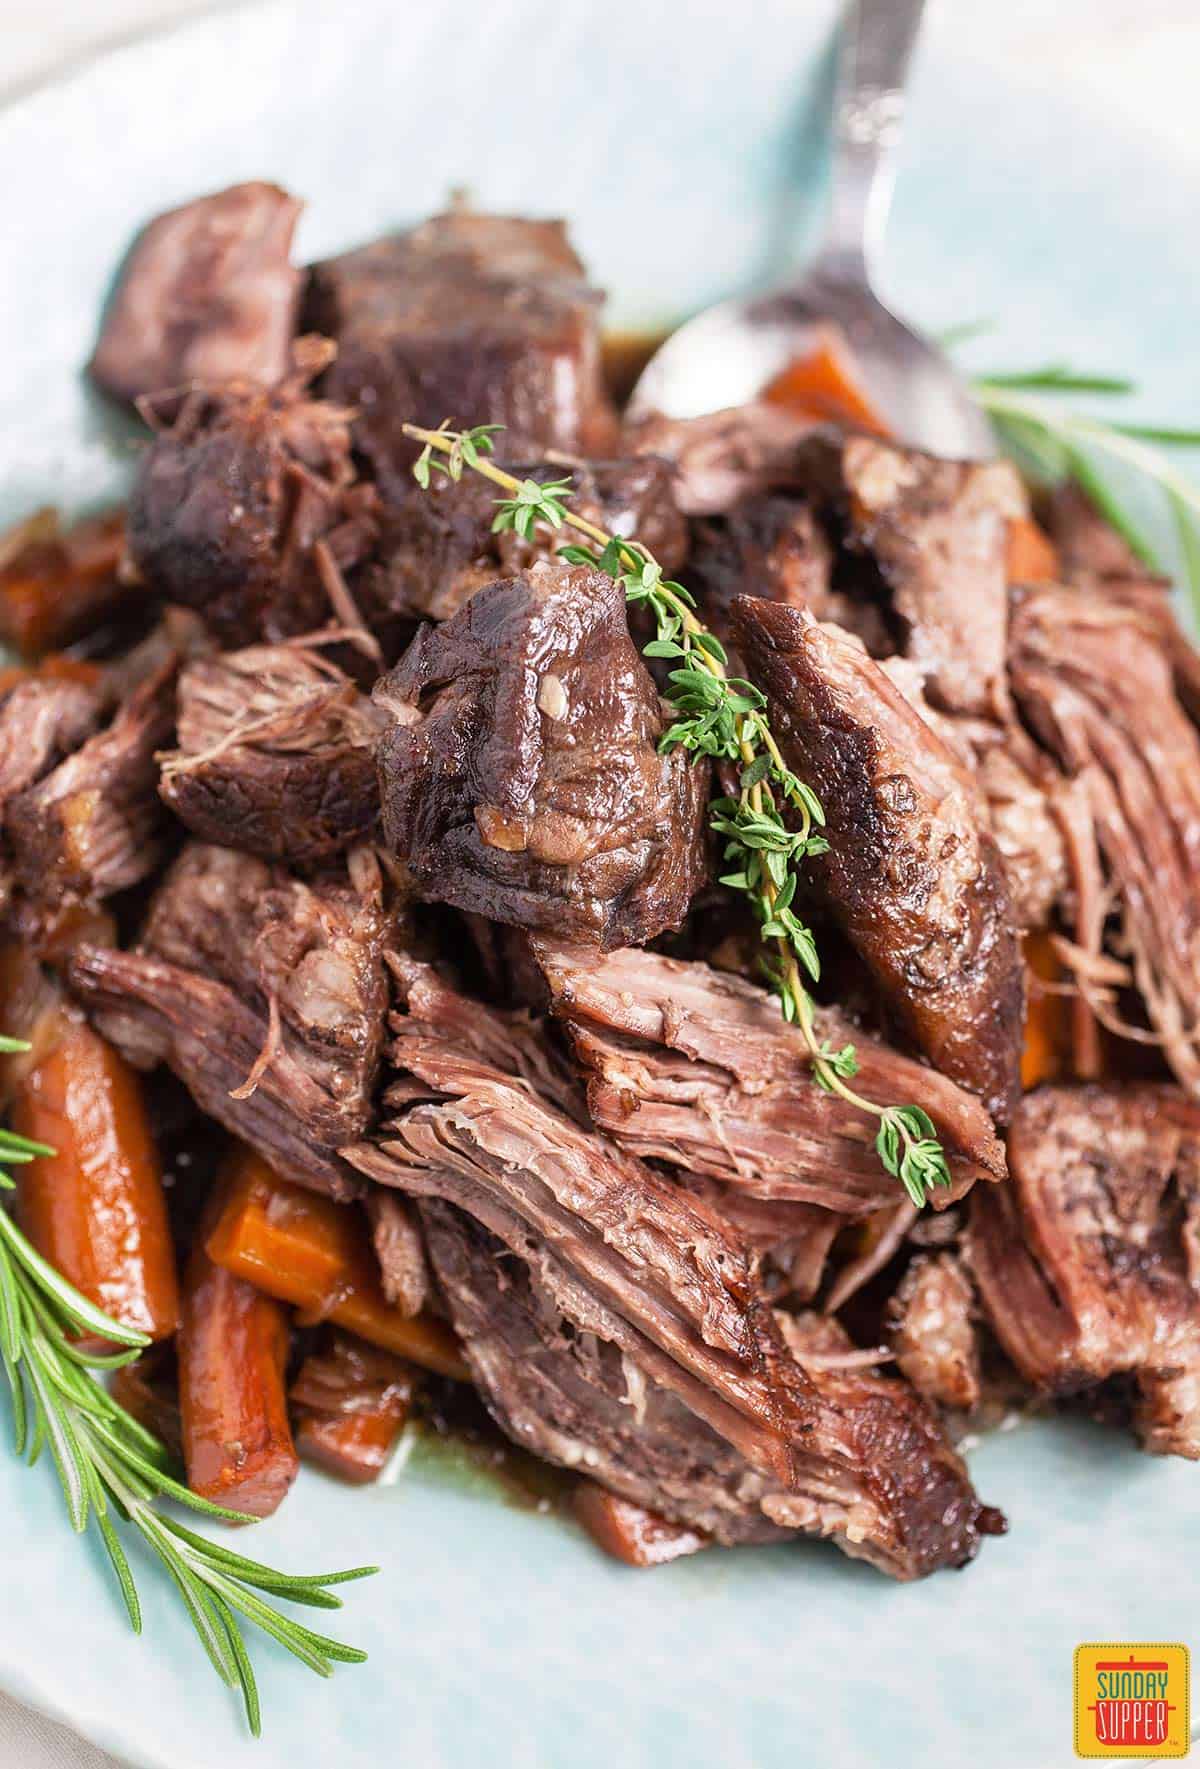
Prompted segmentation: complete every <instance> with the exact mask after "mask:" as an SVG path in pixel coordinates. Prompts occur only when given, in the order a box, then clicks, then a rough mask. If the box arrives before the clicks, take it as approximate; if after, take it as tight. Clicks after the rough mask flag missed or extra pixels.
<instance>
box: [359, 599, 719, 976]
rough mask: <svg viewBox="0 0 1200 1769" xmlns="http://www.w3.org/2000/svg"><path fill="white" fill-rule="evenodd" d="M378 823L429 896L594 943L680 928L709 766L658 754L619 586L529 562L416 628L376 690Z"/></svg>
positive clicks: (648, 695) (697, 874)
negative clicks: (437, 621) (381, 724)
mask: <svg viewBox="0 0 1200 1769" xmlns="http://www.w3.org/2000/svg"><path fill="white" fill-rule="evenodd" d="M375 694H376V699H377V701H378V702H379V704H380V705H381V706H382V707H383V708H384V710H385V711H386V712H388V713H389V714H390V715H391V721H392V722H391V726H390V729H389V730H388V731H387V732H386V733H385V735H384V737H383V739H382V742H381V744H380V748H379V752H378V755H379V777H380V786H381V791H382V797H383V827H384V833H385V836H386V839H387V841H388V843H389V845H390V847H391V848H392V850H393V852H394V853H395V854H396V855H397V857H398V858H399V859H400V860H402V861H403V862H404V864H405V865H406V866H407V867H408V869H409V871H410V872H411V874H412V877H413V879H414V881H415V883H416V886H417V888H418V890H419V891H420V892H421V894H422V895H423V896H425V897H426V898H429V899H432V900H434V901H437V902H443V903H451V904H453V905H454V906H455V907H456V908H459V909H466V910H471V911H476V912H478V913H479V914H482V915H487V916H489V917H491V918H492V919H493V920H496V921H501V922H507V923H510V924H512V925H515V926H519V927H527V928H540V929H545V930H547V931H550V932H554V933H556V934H562V935H566V936H568V937H584V938H587V939H591V940H596V941H599V942H600V943H601V944H602V945H603V946H605V947H609V946H619V945H625V944H629V943H635V942H640V941H645V940H650V939H653V938H654V936H655V935H656V934H659V933H661V932H662V931H663V930H664V929H665V928H673V927H678V925H679V923H680V922H681V921H682V920H683V917H684V915H685V913H686V911H687V906H688V903H689V901H690V899H691V896H692V894H693V892H694V891H695V890H696V889H697V887H698V886H699V884H700V883H701V881H702V879H703V875H704V851H703V818H704V808H705V798H706V794H707V770H706V768H705V767H704V765H703V764H699V765H695V766H694V765H693V764H692V763H691V761H690V759H689V757H688V755H687V754H686V752H684V751H683V750H676V751H674V752H673V753H672V754H670V755H666V756H662V755H659V753H658V749H657V743H658V739H659V736H660V734H661V731H662V729H663V720H662V715H661V711H660V707H659V702H658V696H657V694H656V693H655V690H654V684H653V682H652V681H651V679H650V675H649V673H648V671H647V670H646V667H645V665H644V664H643V663H642V660H641V658H640V657H639V656H638V653H637V650H636V648H635V646H634V644H633V642H632V640H631V639H630V637H629V630H628V627H627V625H626V621H625V599H624V593H623V591H622V590H621V587H620V585H619V584H617V583H615V582H614V581H613V579H612V578H610V577H608V576H606V575H605V574H604V573H603V572H596V571H591V570H588V569H586V568H573V569H568V568H567V567H565V566H554V565H549V564H537V565H534V566H532V567H531V568H530V570H529V571H528V572H526V573H525V574H524V575H523V576H521V577H518V578H513V579H509V580H505V581H502V582H499V583H494V584H491V585H489V586H488V588H487V589H485V590H481V591H480V592H479V594H478V595H476V596H475V597H473V598H472V600H471V601H470V602H468V603H467V605H466V606H465V608H463V609H461V610H460V611H459V613H458V614H456V615H455V616H454V617H453V619H451V620H448V621H446V622H444V623H443V624H442V625H441V626H439V627H431V626H425V627H422V628H421V630H420V632H419V633H418V634H417V637H416V639H414V641H413V643H412V645H411V646H410V648H409V650H408V652H407V654H406V655H405V657H404V658H403V659H402V661H401V663H400V664H399V665H398V667H397V668H396V669H395V670H393V671H392V673H391V675H389V676H388V677H386V678H385V680H384V681H383V682H382V683H380V685H379V687H378V688H377V689H376V691H375Z"/></svg>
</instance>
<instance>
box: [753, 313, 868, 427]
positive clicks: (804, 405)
mask: <svg viewBox="0 0 1200 1769" xmlns="http://www.w3.org/2000/svg"><path fill="white" fill-rule="evenodd" d="M762 397H763V398H764V399H766V400H769V401H770V403H771V404H772V405H786V406H787V407H788V408H789V410H791V411H795V412H800V413H801V414H802V415H804V416H806V417H810V418H815V419H817V420H818V421H819V422H821V423H830V424H847V425H849V426H850V427H851V428H852V429H854V430H867V431H869V432H870V433H871V435H873V436H888V435H890V434H891V432H890V430H889V428H888V425H887V424H886V423H885V422H884V420H883V419H882V418H881V417H880V415H879V413H878V412H877V411H876V410H875V408H874V406H873V405H872V404H871V403H870V401H869V400H868V398H867V396H866V394H865V393H864V392H863V390H862V388H861V387H860V386H859V384H858V382H857V380H856V379H855V373H854V361H853V358H852V357H851V356H850V353H849V351H848V350H847V347H846V345H845V344H844V343H843V342H842V339H841V337H840V336H839V335H838V334H837V333H836V332H833V331H831V330H829V329H828V328H827V327H820V328H818V330H817V335H816V338H815V341H814V345H813V348H812V350H810V351H809V352H808V353H807V354H806V355H804V356H797V357H795V358H794V359H793V360H792V361H791V362H790V363H789V364H788V366H787V367H786V368H785V369H783V370H782V371H781V372H780V373H779V374H778V375H776V377H775V379H774V380H773V381H771V382H770V383H769V384H768V386H767V387H766V388H765V390H764V392H763V395H762Z"/></svg>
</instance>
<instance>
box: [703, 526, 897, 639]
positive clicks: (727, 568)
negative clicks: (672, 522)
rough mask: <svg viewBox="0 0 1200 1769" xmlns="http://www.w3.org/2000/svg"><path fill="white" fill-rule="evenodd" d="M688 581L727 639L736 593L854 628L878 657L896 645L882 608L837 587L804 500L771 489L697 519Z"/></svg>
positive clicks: (829, 550)
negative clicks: (724, 513)
mask: <svg viewBox="0 0 1200 1769" xmlns="http://www.w3.org/2000/svg"><path fill="white" fill-rule="evenodd" d="M688 587H689V588H690V589H692V590H693V591H695V592H696V594H697V595H698V597H699V600H700V605H701V608H702V609H703V611H704V615H705V618H706V620H707V621H708V623H709V625H710V626H712V627H713V628H714V630H715V631H716V632H717V634H718V636H719V637H720V638H722V639H725V640H727V639H728V636H729V611H730V607H731V606H732V603H733V601H734V598H735V597H737V596H763V597H765V598H766V599H767V600H768V601H770V602H784V603H786V604H787V606H788V607H789V608H807V609H808V611H809V613H810V614H812V615H813V617H814V618H815V619H816V620H832V621H836V623H837V624H838V625H839V626H842V627H845V628H847V629H848V630H849V631H851V632H855V633H857V634H858V635H859V637H860V638H861V639H862V641H863V643H864V644H865V645H866V647H867V649H868V650H869V651H870V652H871V653H872V655H873V656H876V657H882V656H885V655H886V654H887V652H889V651H890V650H891V649H892V645H891V641H890V638H889V635H888V631H887V627H886V625H885V623H884V619H883V615H882V612H881V610H880V609H879V607H878V606H877V605H875V604H873V603H871V602H869V601H865V600H860V599H856V598H855V597H853V596H851V595H848V594H846V592H845V591H844V590H841V589H835V587H834V552H833V546H832V543H831V541H830V539H829V536H828V534H827V533H826V531H825V528H824V526H823V525H822V522H821V520H820V516H819V513H818V511H817V510H816V509H815V508H814V505H813V504H812V503H811V502H810V501H809V500H808V499H805V498H801V497H796V496H794V495H793V496H789V495H788V494H786V493H784V492H767V493H763V494H762V495H760V496H758V497H752V498H746V499H744V500H743V501H742V502H741V503H740V504H738V505H737V506H736V507H735V508H734V509H733V510H731V511H730V513H729V515H728V516H726V517H724V518H716V519H713V520H710V521H708V522H700V523H697V524H696V529H695V540H694V545H693V550H692V561H691V567H690V570H689V572H688Z"/></svg>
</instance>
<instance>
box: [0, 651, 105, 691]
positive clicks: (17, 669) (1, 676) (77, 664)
mask: <svg viewBox="0 0 1200 1769" xmlns="http://www.w3.org/2000/svg"><path fill="white" fill-rule="evenodd" d="M31 676H39V677H41V678H42V679H43V680H45V681H50V682H81V683H82V684H83V686H84V687H85V688H95V687H96V686H97V685H98V684H99V683H100V682H102V681H103V679H104V665H103V664H102V663H97V662H96V661H95V660H94V659H93V658H90V657H68V656H67V655H66V653H65V652H62V651H51V652H49V653H48V655H47V656H45V657H43V658H41V659H40V660H39V661H38V662H37V663H36V664H33V665H26V664H20V663H13V664H9V665H8V667H7V668H5V669H0V694H7V693H8V692H9V690H10V689H12V688H15V687H16V685H17V683H18V682H27V681H28V680H29V679H30V677H31Z"/></svg>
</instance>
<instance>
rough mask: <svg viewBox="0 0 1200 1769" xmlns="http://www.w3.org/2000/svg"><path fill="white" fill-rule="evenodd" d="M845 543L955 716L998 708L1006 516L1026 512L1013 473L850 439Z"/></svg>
mask: <svg viewBox="0 0 1200 1769" xmlns="http://www.w3.org/2000/svg"><path fill="white" fill-rule="evenodd" d="M840 451H841V452H840V471H841V478H842V487H843V491H842V495H843V497H844V500H845V510H844V514H845V519H846V521H847V524H848V541H849V544H850V545H851V546H852V547H856V548H859V549H861V550H862V551H863V552H865V553H867V554H868V555H869V556H870V557H871V558H872V559H874V561H875V563H876V564H877V565H878V568H879V570H880V572H881V574H882V576H883V579H884V582H885V583H886V585H887V587H888V589H889V591H890V595H891V604H892V609H893V612H894V614H895V615H896V616H897V617H898V618H899V620H900V621H901V623H902V624H903V626H904V627H905V629H906V632H907V639H906V642H905V644H904V646H903V647H902V649H903V651H904V654H905V656H907V657H910V658H911V659H912V660H913V661H914V662H916V663H919V664H920V665H921V666H922V668H923V669H924V670H925V672H926V674H927V676H928V678H929V690H930V694H931V696H932V698H933V699H934V700H936V701H937V702H938V703H939V704H940V705H942V706H945V707H947V708H949V709H951V710H952V711H955V712H974V713H993V712H997V711H1000V710H1002V709H1003V705H1004V698H1005V696H1004V656H1005V634H1006V630H1007V623H1008V591H1007V587H1006V573H1005V544H1006V538H1007V525H1008V521H1009V518H1010V517H1012V516H1014V515H1019V514H1020V513H1021V511H1022V509H1023V508H1024V501H1025V500H1024V494H1023V493H1022V491H1021V489H1020V485H1019V482H1018V481H1017V479H1016V476H1015V474H1014V472H1013V470H1012V468H1011V467H1008V466H1007V465H1006V464H1004V463H1002V462H997V463H991V464H988V465H985V466H981V465H978V464H973V463H970V462H961V461H943V460H938V459H936V458H935V457H933V456H932V455H921V454H917V453H915V452H914V451H913V450H903V449H899V448H895V447H893V446H892V445H891V444H890V443H886V442H877V441H876V440H875V439H874V438H873V437H870V436H852V437H849V438H848V439H847V440H846V441H845V442H844V443H842V444H841V445H840Z"/></svg>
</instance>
